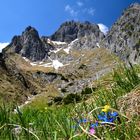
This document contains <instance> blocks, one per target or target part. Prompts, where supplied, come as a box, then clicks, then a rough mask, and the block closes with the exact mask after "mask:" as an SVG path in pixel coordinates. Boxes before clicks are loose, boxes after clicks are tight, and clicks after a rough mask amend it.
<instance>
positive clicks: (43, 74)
mask: <svg viewBox="0 0 140 140" xmlns="http://www.w3.org/2000/svg"><path fill="white" fill-rule="evenodd" d="M139 22H140V5H139V4H133V5H131V6H130V7H129V8H128V9H126V10H125V11H124V12H123V14H122V16H121V17H120V18H119V19H118V21H117V22H116V23H115V24H114V25H113V26H112V28H111V29H110V31H109V32H108V34H107V35H106V36H105V35H104V34H103V33H102V32H101V31H100V29H99V27H98V25H96V24H92V23H90V22H85V23H80V22H74V21H69V22H65V23H63V24H62V25H61V26H60V28H59V29H58V30H57V31H56V32H55V33H54V34H53V35H51V36H43V37H40V36H39V34H38V32H37V30H36V29H35V28H33V27H31V26H29V27H27V28H26V29H25V31H24V32H22V34H21V35H19V36H14V37H13V39H12V41H11V43H10V44H9V45H8V46H7V47H6V48H5V49H3V51H2V56H1V58H0V67H2V69H1V70H2V71H3V70H4V71H6V77H8V78H7V79H10V78H11V77H12V78H11V79H13V80H14V81H16V82H15V83H18V84H17V85H19V87H21V85H22V84H23V86H24V90H22V88H16V87H15V88H14V89H12V90H11V91H12V92H14V91H15V90H16V89H20V90H17V92H19V93H22V94H21V98H23V97H24V99H25V98H27V96H28V95H36V94H40V95H42V96H43V97H46V100H48V99H49V100H51V99H52V98H54V97H60V98H64V97H65V96H67V95H68V94H71V93H72V94H76V93H77V94H81V93H82V92H83V90H84V89H85V88H86V87H89V86H91V85H92V83H93V81H95V80H97V79H99V78H100V77H102V76H103V75H105V74H106V73H108V72H110V71H111V70H112V69H113V68H115V67H116V65H117V64H118V62H119V58H120V59H121V60H123V61H125V62H128V61H131V62H132V63H133V64H135V63H140V52H139V51H140V26H139ZM111 52H112V53H111ZM116 55H117V56H119V58H116ZM3 65H5V68H3ZM7 73H10V75H8V74H7ZM3 77H4V76H3ZM17 81H18V82H17ZM13 83H14V82H13ZM3 84H4V82H3V80H2V84H1V86H3ZM9 85H10V84H9ZM4 89H5V88H4ZM26 91H27V92H26ZM23 92H26V93H28V95H26V96H25V95H23ZM8 94H10V95H11V92H8ZM18 95H19V94H18ZM18 97H19V96H18ZM20 100H21V99H20Z"/></svg>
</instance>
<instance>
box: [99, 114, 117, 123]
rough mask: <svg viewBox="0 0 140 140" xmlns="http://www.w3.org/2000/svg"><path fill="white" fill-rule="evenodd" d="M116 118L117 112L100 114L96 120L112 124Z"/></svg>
mask: <svg viewBox="0 0 140 140" xmlns="http://www.w3.org/2000/svg"><path fill="white" fill-rule="evenodd" d="M117 116H118V113H117V112H107V113H105V112H102V113H100V114H99V115H98V119H99V120H100V121H103V122H114V121H115V120H116V118H117Z"/></svg>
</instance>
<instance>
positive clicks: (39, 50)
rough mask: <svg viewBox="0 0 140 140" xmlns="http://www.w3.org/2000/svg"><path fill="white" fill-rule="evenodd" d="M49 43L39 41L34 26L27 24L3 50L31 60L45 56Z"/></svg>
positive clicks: (37, 59)
mask: <svg viewBox="0 0 140 140" xmlns="http://www.w3.org/2000/svg"><path fill="white" fill-rule="evenodd" d="M50 48H51V46H50V45H49V44H46V43H44V42H42V41H41V39H40V38H39V35H38V32H37V31H36V30H35V28H33V27H31V26H29V27H27V28H26V29H25V31H24V32H23V33H22V35H21V36H14V37H13V39H12V42H11V44H10V45H9V46H8V47H7V48H6V49H4V50H3V52H6V53H7V52H8V53H18V54H21V55H22V56H23V57H26V58H28V59H30V60H32V61H39V60H42V59H43V58H45V56H46V54H47V52H48V50H49V49H50Z"/></svg>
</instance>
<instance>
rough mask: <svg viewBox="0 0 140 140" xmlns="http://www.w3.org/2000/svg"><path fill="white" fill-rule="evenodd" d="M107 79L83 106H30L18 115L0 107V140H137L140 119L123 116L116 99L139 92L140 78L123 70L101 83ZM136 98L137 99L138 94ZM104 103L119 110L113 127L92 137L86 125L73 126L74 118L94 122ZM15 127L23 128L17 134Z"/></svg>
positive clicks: (98, 129)
mask: <svg viewBox="0 0 140 140" xmlns="http://www.w3.org/2000/svg"><path fill="white" fill-rule="evenodd" d="M137 71H139V69H137ZM109 77H110V79H112V80H111V81H110V82H109V80H107V84H106V85H105V86H104V84H103V83H102V82H101V81H97V83H99V88H98V90H96V91H95V92H93V96H92V98H91V99H90V100H88V101H86V102H83V103H79V104H71V105H68V106H54V107H53V106H52V107H47V106H44V107H43V106H41V107H40V108H39V107H37V108H36V107H35V106H34V105H31V106H29V107H27V108H25V109H24V110H22V111H18V114H13V113H12V111H10V110H8V108H1V111H0V120H1V121H0V126H1V127H0V138H1V139H3V140H5V139H18V138H19V139H21V140H22V139H23V140H24V139H40V140H45V139H46V140H57V139H59V140H63V139H74V140H85V139H89V138H91V139H95V137H96V138H97V139H105V140H113V139H114V140H116V139H119V140H137V139H138V138H139V135H140V131H139V130H140V128H139V125H138V123H139V121H140V118H139V116H137V115H134V116H133V117H132V116H131V117H130V116H126V115H125V114H127V110H126V111H125V110H124V111H123V112H121V111H120V104H119V105H118V100H119V98H121V99H122V100H123V96H124V95H126V94H127V93H129V92H130V91H132V90H133V92H132V93H134V92H135V91H139V90H136V89H138V88H140V86H139V84H140V79H139V77H138V76H137V74H136V71H135V70H134V69H133V68H131V69H127V68H124V67H123V69H121V70H120V71H118V70H117V72H114V74H113V77H112V76H108V77H107V78H104V81H105V79H109ZM120 83H121V84H120ZM134 89H135V90H134ZM137 95H138V96H139V95H140V92H138V93H137ZM132 98H133V96H132ZM124 100H125V98H124ZM128 102H129V100H128ZM106 104H110V106H111V107H112V108H113V109H117V110H118V113H119V119H120V121H119V122H118V121H115V122H114V124H115V126H114V124H113V125H110V124H106V125H100V126H99V127H97V128H96V133H95V135H93V136H91V135H90V134H89V130H88V129H89V123H82V124H80V125H79V126H78V125H76V124H77V123H76V122H75V120H76V119H77V120H80V119H84V118H87V119H90V121H92V122H94V121H95V120H97V114H98V113H99V112H101V109H100V107H101V106H104V105H106ZM136 105H139V102H137V104H135V105H134V108H135V106H136ZM98 107H99V108H98ZM113 109H112V110H113ZM91 111H92V113H91ZM75 126H76V127H75ZM16 128H18V129H19V130H20V129H22V132H19V131H17V129H16ZM18 132H19V133H18Z"/></svg>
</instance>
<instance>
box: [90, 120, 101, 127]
mask: <svg viewBox="0 0 140 140" xmlns="http://www.w3.org/2000/svg"><path fill="white" fill-rule="evenodd" d="M98 124H99V123H98V121H96V123H92V124H91V125H90V127H92V128H95V127H97V126H98Z"/></svg>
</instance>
